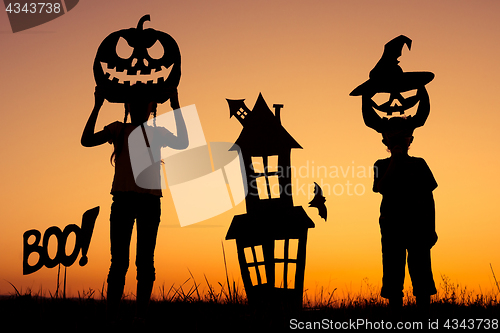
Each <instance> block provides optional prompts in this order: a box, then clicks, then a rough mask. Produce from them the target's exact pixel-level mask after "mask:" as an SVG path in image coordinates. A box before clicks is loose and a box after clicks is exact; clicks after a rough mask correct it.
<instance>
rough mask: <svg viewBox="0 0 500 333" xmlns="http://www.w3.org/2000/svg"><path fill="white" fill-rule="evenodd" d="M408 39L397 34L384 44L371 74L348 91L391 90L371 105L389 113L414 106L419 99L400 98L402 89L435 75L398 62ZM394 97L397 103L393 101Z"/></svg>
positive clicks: (358, 93)
mask: <svg viewBox="0 0 500 333" xmlns="http://www.w3.org/2000/svg"><path fill="white" fill-rule="evenodd" d="M411 43H412V41H411V39H410V38H408V37H406V36H404V35H400V36H398V37H396V38H394V39H392V40H391V41H390V42H388V43H387V44H385V47H384V53H383V54H382V57H381V58H380V60H379V61H378V62H377V64H376V65H375V67H374V68H373V69H372V70H371V71H370V78H369V79H368V80H367V81H365V82H363V83H362V84H361V85H359V86H358V87H356V88H355V89H354V90H353V91H352V92H351V93H350V94H349V95H350V96H360V95H370V96H372V95H374V94H376V93H379V92H385V93H390V94H391V96H390V98H389V100H388V101H387V102H385V103H383V104H380V105H377V104H376V103H374V105H373V107H374V108H376V109H377V110H379V111H382V112H385V113H387V114H388V115H391V114H392V113H393V112H399V113H400V114H403V113H404V111H405V110H407V109H409V108H411V107H413V106H414V105H415V104H417V102H418V101H419V99H418V98H417V97H416V96H411V97H408V98H403V96H402V95H401V93H402V92H406V91H409V90H413V89H418V88H421V87H423V86H425V85H426V84H427V83H429V82H431V81H432V80H433V79H434V74H433V73H431V72H403V69H402V68H401V67H400V66H399V61H398V58H399V57H400V56H401V53H402V51H403V47H404V45H406V46H408V49H409V50H410V49H411ZM395 99H397V100H398V101H399V104H400V105H394V100H395Z"/></svg>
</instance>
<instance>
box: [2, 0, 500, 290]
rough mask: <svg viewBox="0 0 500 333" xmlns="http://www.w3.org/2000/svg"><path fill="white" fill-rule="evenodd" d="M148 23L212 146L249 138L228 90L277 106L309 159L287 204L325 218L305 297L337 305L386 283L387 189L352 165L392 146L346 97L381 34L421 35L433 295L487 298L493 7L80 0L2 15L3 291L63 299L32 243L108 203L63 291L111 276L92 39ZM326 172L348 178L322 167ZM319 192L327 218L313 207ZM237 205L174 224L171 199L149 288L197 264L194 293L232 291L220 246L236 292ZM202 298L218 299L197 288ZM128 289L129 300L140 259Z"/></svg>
mask: <svg viewBox="0 0 500 333" xmlns="http://www.w3.org/2000/svg"><path fill="white" fill-rule="evenodd" d="M2 8H3V7H2ZM145 14H150V15H151V21H150V22H146V23H145V27H152V28H155V29H157V30H161V31H165V32H167V33H169V34H170V35H172V36H173V37H174V38H175V40H176V41H177V43H178V44H179V47H180V50H181V53H182V77H181V82H180V85H179V99H180V104H181V106H187V105H191V104H195V105H196V107H197V110H198V113H199V117H200V120H201V124H202V126H203V130H204V133H205V137H206V139H207V141H225V142H234V140H236V138H237V137H238V134H239V133H240V131H241V125H240V124H239V122H238V121H237V120H236V119H234V118H231V119H230V118H229V109H228V106H227V102H226V100H225V99H226V98H230V99H246V103H247V106H248V107H250V108H252V107H253V105H254V103H255V100H256V99H257V96H258V94H259V92H262V94H263V96H264V98H265V99H266V101H267V103H268V104H269V105H270V106H272V104H273V103H281V104H284V108H283V110H282V114H281V118H282V123H283V125H284V126H285V128H286V129H287V130H288V132H289V133H290V134H291V135H292V136H293V137H294V138H295V139H296V140H297V141H298V142H299V143H300V144H301V145H302V147H303V149H302V150H294V151H293V152H292V165H293V166H294V168H295V170H296V171H298V170H299V168H301V167H302V169H301V170H302V174H299V173H298V172H296V173H295V175H294V178H293V182H294V185H296V193H295V194H294V203H295V205H303V206H305V209H306V212H307V213H308V214H309V216H310V217H311V218H312V219H313V221H314V222H315V223H316V228H315V229H311V230H310V231H309V239H308V246H307V265H306V274H305V288H306V289H308V293H310V294H311V295H314V294H315V293H316V291H317V290H318V289H319V288H320V287H324V288H326V289H327V290H330V291H332V290H333V289H334V288H338V290H337V292H336V293H338V295H340V296H341V295H342V293H345V292H358V291H359V289H360V286H361V285H362V281H363V279H364V278H368V281H369V283H371V284H373V285H374V286H378V287H380V285H381V277H382V263H381V246H380V231H379V226H378V215H379V205H380V200H381V196H380V195H379V194H376V193H373V192H372V191H371V185H372V178H371V177H370V175H368V172H366V174H364V173H358V171H360V170H363V169H364V170H368V168H369V167H371V166H372V165H373V163H374V162H375V161H376V160H377V159H379V158H385V157H387V156H388V153H387V151H386V150H385V146H384V145H383V144H382V143H381V136H380V135H379V134H378V133H376V132H375V131H373V130H371V129H369V128H367V127H365V125H364V123H363V120H362V117H361V98H360V97H350V96H349V93H350V91H351V90H352V89H353V88H355V87H356V86H357V85H358V84H360V83H362V82H364V81H365V80H366V79H368V73H369V71H370V70H371V69H372V68H373V66H374V65H375V64H376V63H377V61H378V60H379V58H380V56H381V54H382V51H383V46H384V44H385V43H386V42H388V41H389V40H391V39H392V38H394V37H396V36H398V35H401V34H404V35H406V36H408V37H409V38H411V39H412V40H413V45H412V49H411V51H408V49H407V48H405V49H404V51H403V55H402V57H401V58H400V59H399V60H400V61H401V63H400V65H401V67H402V68H403V69H404V70H405V71H431V72H433V73H435V75H436V76H435V79H434V80H433V81H432V82H431V83H430V84H428V85H427V90H428V92H429V95H430V100H431V113H430V116H429V118H428V120H427V123H426V124H425V126H424V127H422V128H419V129H417V130H416V131H415V140H414V143H413V144H412V146H411V149H410V155H413V156H419V157H423V158H425V160H426V161H427V163H428V165H429V166H430V168H431V170H432V171H433V173H434V176H435V178H436V180H437V182H438V184H439V187H438V188H437V189H436V190H435V192H434V197H435V201H436V217H437V218H436V225H437V232H438V235H439V241H438V243H437V244H436V246H435V247H434V248H433V250H432V259H433V271H434V276H435V281H436V284H437V286H439V284H440V282H441V281H442V280H441V276H442V275H446V276H448V277H449V278H450V279H451V280H452V281H453V282H456V283H459V284H460V285H461V286H467V288H468V289H474V290H477V291H478V292H479V291H482V292H483V293H488V292H491V291H492V290H494V289H493V288H494V281H493V275H492V272H491V269H490V263H491V265H492V266H493V269H495V270H496V271H495V272H496V274H497V277H500V210H499V209H498V206H499V199H500V194H499V189H500V173H499V170H500V151H499V148H498V143H499V142H500V139H499V137H498V127H499V126H500V113H499V111H500V110H499V105H500V103H499V98H498V96H499V92H500V79H499V78H500V65H499V62H500V42H499V40H500V21H499V20H498V17H499V15H500V2H498V1H494V0H489V1H486V0H477V1H418V2H417V1H412V2H410V1H315V0H312V1H290V0H287V1H274V0H273V1H260V0H259V1H256V0H252V1H190V0H185V1H160V0H157V1H115V0H113V1H97V0H85V1H80V2H79V3H78V5H77V6H76V7H75V8H74V9H72V10H71V11H70V12H68V13H67V14H65V15H63V16H62V17H60V18H57V19H55V20H53V21H51V22H48V23H46V24H43V25H41V26H38V27H35V28H32V29H29V30H26V31H24V32H19V33H12V31H11V29H10V25H9V21H8V19H7V14H6V13H5V12H3V13H0V48H1V51H0V52H1V58H0V59H1V60H0V78H1V80H0V97H1V98H0V105H1V114H2V121H1V122H0V142H1V144H0V155H1V161H2V163H1V164H0V184H1V190H0V202H1V209H0V294H8V293H12V292H14V290H13V288H12V287H11V286H10V284H9V283H8V282H11V283H12V284H14V285H15V286H16V287H17V288H18V289H22V290H23V291H24V290H26V289H28V288H32V289H33V290H34V291H38V290H40V288H42V290H43V291H44V292H47V291H51V292H52V293H53V292H54V291H55V285H56V277H57V268H54V269H48V268H45V267H44V268H42V269H40V270H39V271H38V272H35V273H33V274H31V275H26V276H23V274H22V253H23V252H22V235H23V233H24V232H25V231H27V230H29V229H38V230H40V231H41V232H44V231H45V230H46V229H47V228H48V227H50V226H53V225H55V226H59V227H60V228H61V229H62V228H64V226H66V225H67V224H70V223H75V224H78V225H80V222H81V216H82V214H83V212H84V211H86V210H87V209H90V208H92V207H95V206H100V207H101V211H100V214H99V217H98V218H97V222H96V226H95V230H94V235H93V239H92V242H91V245H90V249H89V254H88V255H89V263H88V265H87V266H85V267H80V266H78V265H77V264H75V265H74V266H72V267H70V268H68V270H67V274H68V287H67V288H68V293H69V294H70V295H76V294H77V292H82V291H84V290H88V288H92V289H100V288H101V287H102V285H103V283H104V282H105V280H106V275H107V272H108V268H109V260H110V254H109V221H108V218H109V211H110V205H111V195H110V194H109V191H110V189H111V181H112V177H113V172H114V170H113V167H112V166H111V165H110V162H109V158H110V155H111V153H112V146H110V145H104V146H99V147H95V148H84V147H82V146H81V145H80V137H81V133H82V131H83V128H84V125H85V123H86V121H87V118H88V116H89V114H90V111H91V109H92V106H93V92H94V87H95V82H94V77H93V73H92V64H93V61H94V57H95V53H96V51H97V48H98V46H99V44H100V43H101V41H102V40H103V39H104V38H105V37H106V36H107V35H108V34H110V33H111V32H114V31H117V30H120V29H125V28H130V27H135V26H136V25H137V22H138V20H139V18H140V17H142V16H143V15H145ZM159 111H160V114H161V113H164V112H167V111H170V107H169V105H160V107H159ZM115 120H123V106H122V105H119V104H111V103H108V102H106V103H105V104H104V106H103V108H102V110H101V113H100V115H99V118H98V122H97V127H96V128H97V129H101V128H102V127H103V126H105V125H107V124H109V123H111V122H113V121H115ZM318 166H322V167H326V168H328V170H334V169H335V168H337V169H338V170H344V171H345V174H342V172H339V173H338V174H337V176H335V175H334V174H331V173H329V174H321V175H318V174H317V172H315V173H313V171H317V167H318ZM347 168H349V170H348V169H347ZM352 168H355V170H356V172H355V173H354V174H353V173H352ZM347 171H348V172H347ZM313 182H317V183H319V184H320V185H321V184H323V188H324V191H325V193H324V194H325V196H326V198H327V201H326V204H327V207H328V221H327V222H324V221H323V220H322V219H321V218H320V217H319V215H318V214H317V210H316V209H313V208H308V207H307V203H308V202H309V201H310V199H311V198H312V190H311V188H308V186H310V185H311V184H313ZM347 182H349V184H352V187H351V188H350V190H351V191H350V192H348V191H347V186H346V184H347ZM336 184H340V185H337V187H336V189H337V192H336V193H334V192H333V190H332V189H333V187H334V186H335V185H336ZM356 185H357V190H358V192H357V193H354V190H353V189H354V186H356ZM301 186H302V187H301ZM342 187H343V188H344V192H343V193H340V189H341V188H342ZM301 188H302V189H303V190H302V191H301V190H300V189H301ZM362 189H363V191H361V190H362ZM195 207H196V202H193V208H194V209H195ZM244 212H245V205H244V203H241V204H239V205H238V206H236V207H235V208H233V209H232V210H230V211H228V212H226V213H224V214H222V215H219V216H217V217H214V218H211V219H209V220H206V221H203V222H200V223H198V224H195V225H192V226H188V227H182V228H181V227H180V225H179V222H178V220H177V215H176V213H175V209H174V206H173V202H172V199H171V197H170V194H169V192H168V191H164V198H163V200H162V223H161V225H160V229H159V235H158V241H157V248H156V255H155V263H156V272H157V281H156V287H158V286H161V285H162V284H164V285H165V286H166V288H167V289H168V288H169V287H170V286H171V285H172V284H176V285H177V286H178V285H179V284H182V283H183V282H184V281H185V280H186V279H188V278H189V277H190V275H189V272H188V269H189V270H190V271H191V273H192V274H193V275H194V277H195V278H196V279H197V282H199V283H200V282H204V275H206V277H207V279H208V281H209V282H210V283H211V284H213V285H217V284H218V282H221V283H225V271H224V261H223V255H222V247H221V242H223V244H224V247H225V252H226V257H227V266H228V273H229V278H230V279H231V280H233V279H234V280H235V281H237V282H239V283H240V286H241V287H242V283H241V278H240V272H239V266H238V262H237V257H236V245H235V242H234V241H225V240H224V237H225V235H226V232H227V229H228V227H229V225H230V223H231V219H232V217H233V215H235V214H242V213H244ZM134 247H135V242H134V243H133V245H132V248H134ZM134 255H135V250H132V256H134ZM132 258H133V257H132ZM7 281H8V282H7ZM406 285H407V287H409V286H410V283H409V278H407V282H406ZM201 288H202V289H205V290H206V289H207V288H206V285H205V284H204V283H202V285H201ZM126 289H127V292H134V293H135V266H134V264H133V260H132V261H131V266H130V269H129V274H128V275H127V286H126ZM155 292H156V293H157V292H158V289H156V290H155Z"/></svg>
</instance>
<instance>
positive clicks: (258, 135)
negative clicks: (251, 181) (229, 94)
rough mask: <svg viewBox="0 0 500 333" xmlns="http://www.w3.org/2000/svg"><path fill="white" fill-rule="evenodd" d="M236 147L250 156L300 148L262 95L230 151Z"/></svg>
mask: <svg viewBox="0 0 500 333" xmlns="http://www.w3.org/2000/svg"><path fill="white" fill-rule="evenodd" d="M237 146H238V147H240V148H241V149H242V150H243V151H245V152H248V153H250V154H252V155H254V153H255V154H258V155H275V154H277V153H279V152H283V151H288V150H290V149H292V148H302V146H301V145H300V144H299V143H298V142H297V141H296V140H295V139H294V138H293V137H292V136H291V135H290V134H289V133H288V132H287V131H286V129H285V128H284V127H283V125H281V121H280V119H279V118H278V117H276V116H275V115H274V114H273V112H272V111H271V110H270V109H269V107H268V106H267V103H266V101H265V100H264V98H263V97H262V94H259V97H258V98H257V101H256V102H255V106H254V107H253V110H252V111H251V112H249V113H248V115H247V118H246V119H245V122H244V126H243V130H242V131H241V133H240V135H239V137H238V139H237V140H236V142H235V145H234V146H233V147H232V148H231V150H236V149H237Z"/></svg>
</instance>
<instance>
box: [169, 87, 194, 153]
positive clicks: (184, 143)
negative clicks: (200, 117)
mask: <svg viewBox="0 0 500 333" xmlns="http://www.w3.org/2000/svg"><path fill="white" fill-rule="evenodd" d="M170 106H171V107H172V109H174V119H175V126H176V127H177V135H176V136H174V137H173V138H170V139H169V142H168V146H169V147H172V148H173V149H186V148H187V147H188V146H189V138H188V133H187V128H186V123H185V122H184V117H182V112H181V109H180V104H179V97H178V94H177V90H176V91H175V92H174V93H173V94H172V95H171V96H170Z"/></svg>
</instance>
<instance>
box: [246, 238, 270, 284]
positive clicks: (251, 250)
mask: <svg viewBox="0 0 500 333" xmlns="http://www.w3.org/2000/svg"><path fill="white" fill-rule="evenodd" d="M243 250H244V252H245V260H246V262H247V266H248V271H249V272H250V280H252V286H255V285H260V284H265V283H267V278H266V269H265V266H264V253H263V252H262V245H257V246H249V247H245V248H244V249H243Z"/></svg>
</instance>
